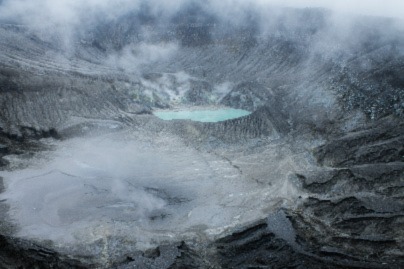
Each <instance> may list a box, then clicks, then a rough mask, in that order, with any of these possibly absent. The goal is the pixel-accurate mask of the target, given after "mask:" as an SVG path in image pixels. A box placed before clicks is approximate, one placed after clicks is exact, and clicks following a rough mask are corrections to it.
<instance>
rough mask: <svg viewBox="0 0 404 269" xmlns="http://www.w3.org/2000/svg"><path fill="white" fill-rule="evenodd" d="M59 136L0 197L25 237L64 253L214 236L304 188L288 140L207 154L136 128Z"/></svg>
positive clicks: (10, 175)
mask: <svg viewBox="0 0 404 269" xmlns="http://www.w3.org/2000/svg"><path fill="white" fill-rule="evenodd" d="M51 143H53V144H54V146H55V147H54V151H52V152H51V153H50V154H49V152H48V153H47V154H46V155H47V157H46V158H45V157H44V158H41V157H38V158H35V159H33V160H30V161H29V164H28V167H27V168H26V169H23V170H19V171H13V172H2V174H1V176H2V177H3V178H4V183H5V186H6V188H5V189H6V191H5V192H3V193H2V194H1V195H0V200H3V199H5V200H6V203H7V204H8V205H9V206H10V212H9V217H10V219H11V222H12V224H13V225H14V226H16V227H18V236H19V237H21V238H27V239H33V240H36V241H37V242H45V241H46V240H51V241H52V242H53V244H54V245H55V246H56V247H58V248H60V251H61V252H62V253H63V252H65V253H66V254H70V253H71V251H72V249H76V248H78V246H82V245H86V246H87V247H86V248H85V250H83V251H84V252H87V253H86V254H87V255H90V256H93V255H96V253H95V252H96V251H95V250H94V249H93V248H91V247H90V246H91V244H92V243H94V244H98V243H99V241H100V240H101V241H102V242H103V243H102V245H103V246H104V247H105V246H108V244H109V243H108V238H125V240H126V241H128V242H132V243H133V244H124V245H121V246H119V245H118V246H116V247H115V250H114V251H115V252H123V253H124V252H125V251H127V250H126V248H129V247H133V248H135V249H137V250H142V249H148V248H151V247H154V246H157V245H158V244H162V243H167V242H168V243H169V242H179V241H181V240H187V239H189V238H193V240H195V238H199V239H197V240H202V241H205V240H209V239H210V240H212V239H214V238H215V237H217V236H219V235H223V234H224V233H226V231H228V230H229V229H230V228H234V227H237V226H238V225H242V224H247V223H250V222H253V221H255V220H258V219H262V218H265V216H266V214H268V212H270V211H271V209H272V208H274V207H275V206H276V207H277V208H278V207H279V205H280V204H282V203H289V202H291V201H293V200H295V199H297V197H298V196H299V195H301V193H300V191H299V190H298V187H297V186H296V185H295V182H293V180H291V179H289V178H288V177H287V175H288V169H291V168H293V167H290V166H291V165H292V166H293V163H294V161H293V160H292V159H290V156H288V157H287V158H286V157H285V156H284V154H285V152H286V149H282V150H279V149H280V148H282V145H279V146H278V149H277V150H276V147H274V146H273V145H272V146H271V147H272V148H267V149H266V152H265V151H264V152H263V150H264V148H265V147H264V148H261V149H260V152H253V151H251V153H249V154H245V153H244V152H243V149H240V148H239V149H234V150H233V151H226V152H221V151H220V150H217V151H215V152H212V151H210V152H208V151H206V150H197V149H195V148H192V147H189V146H187V145H185V144H184V143H183V142H181V141H180V139H179V138H178V137H175V136H173V135H168V134H167V133H165V134H162V135H156V136H155V137H153V138H151V137H147V136H145V135H143V134H141V133H139V132H138V131H136V130H124V131H119V132H115V133H112V134H106V135H101V136H98V137H95V138H75V139H71V140H67V141H62V142H61V141H53V142H51ZM281 152H283V153H281ZM44 156H45V154H44ZM16 158H18V157H16ZM14 161H15V162H16V161H17V160H14ZM275 162H276V163H275ZM250 164H251V165H250ZM271 165H274V167H275V166H276V167H277V169H274V170H272V171H273V174H271V173H268V168H270V167H271ZM282 169H283V170H282ZM260 173H261V174H260ZM252 175H254V176H252ZM104 258H105V259H107V260H108V259H109V257H104ZM104 264H108V263H104Z"/></svg>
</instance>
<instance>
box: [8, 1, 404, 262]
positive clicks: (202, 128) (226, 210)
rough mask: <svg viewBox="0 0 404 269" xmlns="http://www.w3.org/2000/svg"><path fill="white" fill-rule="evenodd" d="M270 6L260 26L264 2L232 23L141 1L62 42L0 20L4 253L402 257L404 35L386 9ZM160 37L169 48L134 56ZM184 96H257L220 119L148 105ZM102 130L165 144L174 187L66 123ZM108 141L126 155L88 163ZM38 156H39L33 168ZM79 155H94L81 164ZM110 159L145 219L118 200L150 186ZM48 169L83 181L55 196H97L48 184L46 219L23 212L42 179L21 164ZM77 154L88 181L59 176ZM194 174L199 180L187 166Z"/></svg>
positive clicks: (84, 258) (66, 257) (88, 131)
mask: <svg viewBox="0 0 404 269" xmlns="http://www.w3.org/2000/svg"><path fill="white" fill-rule="evenodd" d="M274 14H277V16H276V19H275V20H273V21H271V22H267V23H265V24H264V25H265V30H263V29H261V28H262V25H261V24H260V23H259V18H260V16H258V15H256V14H251V16H247V18H248V19H247V20H246V21H243V23H242V24H238V25H237V24H236V25H233V24H231V23H230V22H228V21H226V20H225V19H223V18H221V17H218V16H216V15H215V14H211V13H209V12H207V11H206V10H204V9H203V7H201V6H195V5H194V6H191V7H187V8H184V9H183V10H181V11H180V12H179V13H178V14H176V15H174V16H172V17H170V18H165V17H164V18H161V20H159V19H158V18H156V17H153V15H152V14H148V13H147V12H146V11H145V10H141V11H139V13H133V12H130V13H128V14H126V15H125V16H122V17H119V18H115V19H114V20H113V21H108V22H104V23H99V24H98V25H96V26H92V27H90V28H88V29H87V28H85V29H81V31H80V32H79V33H78V34H77V36H75V37H74V38H75V39H74V42H73V43H74V46H73V47H72V48H73V49H71V48H70V50H66V49H65V48H64V47H63V46H62V43H63V42H62V39H61V37H60V36H58V35H57V34H47V33H43V32H38V31H34V30H32V29H30V28H28V27H26V26H22V25H17V24H5V23H3V24H1V25H0V36H1V39H0V51H1V54H0V104H1V105H0V110H1V113H0V167H1V169H2V170H3V171H2V173H1V174H0V176H1V177H0V179H1V180H0V183H1V184H0V191H1V192H2V193H1V194H0V195H1V196H0V197H3V198H1V200H0V215H1V216H2V218H1V221H0V234H1V236H0V268H34V267H37V268H285V267H287V268H289V267H290V268H401V267H404V259H403V256H404V245H403V244H404V243H403V242H404V234H403V229H402V225H403V221H404V201H403V197H404V190H403V184H404V159H403V156H404V152H403V144H404V125H403V124H404V123H403V120H402V116H403V109H404V77H403V75H402V74H403V73H404V39H403V35H402V34H401V32H400V30H399V28H397V29H396V28H395V26H394V25H395V22H394V21H393V20H389V19H383V18H365V17H359V18H355V19H353V21H352V26H351V27H349V28H348V29H344V28H342V30H343V31H341V28H340V26H339V25H338V24H336V23H335V22H333V21H332V20H330V19H329V13H328V12H327V11H322V10H311V9H305V10H294V9H287V10H282V12H275V11H274ZM140 15H141V16H140ZM299 21H304V22H305V23H297V22H299ZM260 27H261V28H260ZM144 29H146V30H147V31H148V32H149V34H148V35H147V37H144V36H142V35H141V33H143V31H144ZM337 30H338V31H337ZM341 32H345V33H344V34H341ZM144 44H146V45H147V46H144ZM162 47H163V48H164V51H165V52H167V51H166V48H167V47H168V48H169V52H167V53H163V54H164V56H161V57H149V58H148V59H147V60H145V59H142V58H141V56H140V55H145V54H147V55H148V53H149V51H148V50H149V49H150V48H153V52H154V53H157V52H156V51H157V50H159V48H160V49H161V48H162ZM128 51H129V52H128ZM157 54H158V53H157ZM128 59H129V60H130V61H129V64H128V61H127V60H128ZM185 105H186V106H194V105H210V106H222V105H226V106H230V107H234V108H243V109H247V110H250V111H251V112H253V113H252V114H250V115H249V116H246V117H243V118H239V119H234V120H229V121H225V122H219V123H195V122H189V121H173V122H163V121H161V120H158V119H156V118H155V117H154V116H152V115H149V114H150V112H151V111H152V110H153V109H155V108H169V107H176V106H185ZM94 136H95V137H101V138H100V141H104V140H107V141H109V140H108V139H112V141H119V140H124V141H126V142H125V143H128V144H125V145H126V146H125V147H126V148H128V149H131V147H132V146H134V145H138V144H137V143H140V144H139V145H140V146H139V148H137V146H134V147H135V149H134V151H138V152H146V153H144V154H145V155H141V154H143V153H139V155H140V156H143V157H142V158H143V159H141V160H144V159H149V158H150V156H154V155H152V153H151V152H154V150H155V149H156V148H159V149H160V150H161V154H160V155H159V154H157V155H159V157H158V158H160V159H161V163H164V164H165V165H166V166H165V167H164V169H166V170H164V169H163V170H162V171H163V172H162V174H165V176H167V179H165V180H169V182H171V183H172V184H173V186H174V185H175V186H177V185H178V188H177V189H176V190H175V191H174V190H172V189H170V188H169V187H168V185H167V184H166V185H164V184H162V183H161V182H159V181H156V182H154V181H153V180H154V179H155V178H156V177H158V176H161V175H160V174H155V172H156V171H154V170H153V169H151V170H150V171H149V170H147V169H146V168H145V169H146V170H145V171H146V172H144V174H143V176H144V177H145V178H148V180H151V181H150V182H153V184H155V185H154V186H149V185H150V184H151V183H148V181H147V180H143V181H133V182H132V181H131V180H134V179H132V178H131V177H130V175H131V174H130V173H129V172H131V173H137V172H133V170H130V169H129V168H128V167H132V166H133V164H130V165H129V164H127V165H126V162H125V161H123V160H124V159H125V157H124V156H132V155H131V154H130V153H129V152H128V151H125V150H124V151H123V153H122V152H119V153H113V152H114V150H115V149H113V148H109V147H108V146H105V145H104V144H102V142H100V144H96V145H97V146H95V147H94V148H91V149H90V150H89V152H85V154H84V153H83V156H87V157H82V156H81V155H77V154H79V153H80V152H81V151H82V150H85V149H86V147H85V146H83V145H85V143H84V142H83V144H79V146H77V145H76V144H74V143H73V142H74V141H76V140H74V139H83V140H84V141H92V140H91V139H93V138H92V137H94ZM70 141H73V142H70ZM128 141H129V142H128ZM69 143H71V144H69ZM86 143H90V142H86ZM97 143H98V142H97ZM111 143H112V142H111ZM104 147H106V148H104ZM125 147H124V148H125ZM66 148H67V149H72V150H71V151H68V154H67V153H66V154H65V152H66ZM98 150H100V152H101V153H100V154H101V156H108V155H111V156H112V157H111V158H112V159H118V160H121V161H120V162H118V164H116V165H117V166H116V167H117V168H116V170H114V169H115V167H114V169H112V168H110V165H111V163H112V164H115V162H113V161H112V160H110V162H108V163H104V162H103V161H100V162H95V161H98V157H96V156H98V155H97V154H96V153H97V152H98ZM169 153H170V154H171V155H170V154H169ZM75 154H76V155H75ZM103 154H104V155H103ZM113 154H117V155H113ZM164 154H167V156H166V155H164ZM157 155H156V156H157ZM60 156H62V157H63V156H64V157H65V158H67V159H68V158H70V157H71V156H76V157H77V156H78V157H77V158H78V159H77V160H76V161H79V160H81V159H80V158H83V159H82V160H87V159H90V160H93V161H94V163H90V164H89V163H85V162H84V164H80V163H79V164H78V163H77V162H75V163H74V162H73V163H70V165H71V166H69V169H70V172H69V169H67V168H66V167H65V166H60V165H61V164H59V163H56V161H57V160H59V159H58V158H62V157H60ZM66 156H67V157H66ZM69 156H70V157H69ZM88 156H92V157H91V158H89V157H88ZM170 156H171V157H170ZM126 158H128V157H126ZM131 158H132V159H136V158H138V157H136V156H132V157H131ZM139 158H140V157H139ZM101 159H102V158H101ZM160 159H159V160H160ZM136 160H140V159H136ZM88 161H89V160H88ZM192 161H193V162H192ZM44 162H45V163H47V165H48V166H46V165H45V166H44V167H42V168H41V169H42V170H40V171H41V173H39V172H38V171H34V172H33V171H30V170H27V169H34V168H35V169H36V167H37V166H38V163H44ZM63 162H64V161H61V163H63ZM89 162H90V161H89ZM189 162H192V164H190V163H189ZM181 164H183V165H184V166H181ZM83 165H84V166H83ZM85 165H89V167H90V168H91V169H93V168H94V167H95V168H97V169H95V168H94V170H91V171H92V172H91V173H93V174H91V173H90V174H87V173H89V172H86V171H87V170H86V169H90V168H88V167H87V166H85ZM192 165H197V166H198V167H196V168H195V169H200V171H201V172H195V171H199V170H195V171H191V170H190V169H191V168H189V167H192ZM85 167H87V168H85ZM167 167H169V168H167ZM66 169H67V170H66ZM72 169H73V170H72ZM74 169H76V170H74ZM102 169H104V170H105V171H107V172H108V173H110V172H111V171H114V172H116V171H119V173H118V174H120V175H121V174H122V175H121V178H124V179H125V180H126V181H122V182H124V185H123V186H126V187H124V188H127V189H128V190H131V191H135V190H132V189H131V188H132V187H131V185H130V184H135V185H136V184H138V185H137V186H141V187H142V188H144V190H146V194H143V191H142V192H141V193H142V195H146V196H144V197H149V196H150V197H152V198H153V199H152V201H161V200H162V201H163V202H162V205H161V207H158V210H157V211H155V210H151V211H150V212H146V213H145V217H144V216H143V215H142V218H143V217H144V218H145V220H144V221H145V222H144V223H143V222H142V221H143V220H142V218H140V217H139V218H137V217H136V218H135V219H131V218H132V217H129V216H130V214H128V210H129V212H137V211H136V210H137V209H133V208H126V209H125V208H124V209H122V208H123V207H125V206H123V205H125V204H127V203H129V202H131V203H135V204H136V203H140V202H139V201H135V202H133V201H126V200H125V198H122V197H121V196H119V195H118V194H117V193H118V192H117V190H116V189H114V186H113V185H111V186H110V185H108V184H109V183H108V181H107V180H106V179H108V178H110V176H111V175H110V174H108V173H107V174H106V172H105V171H104V170H102ZM108 169H112V170H108ZM101 170H102V171H104V172H105V173H104V172H102V173H101V172H100V171H101ZM157 170H158V169H157ZM174 170H175V171H181V173H179V172H178V173H179V174H178V173H177V172H173V171H174ZM54 171H57V172H56V173H60V175H58V176H55V178H57V180H62V179H63V178H66V179H65V181H63V180H62V181H61V183H60V184H61V185H63V184H64V185H63V186H65V187H66V189H67V190H68V191H71V190H72V189H73V190H74V191H72V192H71V193H69V192H67V194H63V193H62V194H60V193H59V192H57V194H58V195H56V197H61V198H60V199H62V198H63V197H65V196H64V195H66V197H68V196H73V197H78V198H77V201H81V202H83V203H84V204H87V205H88V206H89V208H93V209H94V210H90V211H83V212H84V213H83V212H82V211H80V210H82V209H80V207H77V205H75V204H69V205H70V206H71V208H68V207H66V206H65V204H64V203H63V200H58V199H56V198H52V199H54V200H53V201H54V202H53V203H51V204H50V205H48V204H46V203H44V204H42V205H41V206H42V207H43V209H42V211H41V213H40V214H42V215H41V216H46V217H47V218H49V219H48V220H47V221H43V220H37V221H36V222H35V221H33V222H31V220H29V219H28V218H19V216H21V215H24V214H21V213H19V212H20V211H19V210H22V211H21V212H30V211H29V206H30V203H34V201H37V200H38V201H37V202H38V203H41V202H40V201H39V200H40V199H39V198H38V194H37V195H35V193H32V192H30V190H29V189H27V188H24V186H26V184H28V185H29V184H33V185H32V189H35V186H36V183H35V182H34V183H31V181H27V182H26V183H24V184H22V183H21V182H25V181H24V180H26V178H24V177H23V176H19V175H20V174H19V173H22V174H21V175H25V174H27V175H28V174H29V173H36V174H38V178H40V180H41V183H42V184H46V186H48V187H49V186H51V184H54V183H52V182H53V179H52V178H51V177H49V174H50V175H52V173H54ZM72 171H74V172H75V173H76V174H77V175H78V178H80V181H79V182H85V184H84V187H83V188H81V189H80V188H79V189H77V188H78V187H77V186H76V185H75V184H73V183H71V182H72V181H71V179H67V178H69V175H66V174H67V173H68V172H69V173H71V172H72ZM89 171H90V170H89ZM42 172H43V173H42ZM48 172H49V173H48ZM126 172H127V173H128V175H126V174H125V173H126ZM24 173H25V174H24ZM47 173H48V174H47ZM147 173H150V174H147ZM156 173H157V172H156ZM172 173H174V174H175V173H177V174H175V175H176V176H174V177H170V175H171V174H172ZM112 174H113V173H112ZM74 175H75V174H74ZM92 175H96V179H97V180H96V181H94V180H93V177H92ZM196 175H198V176H199V177H200V178H201V179H203V181H204V182H205V181H206V186H203V185H199V183H198V182H196V180H195V179H194V181H192V180H189V178H198V176H196ZM125 176H126V177H125ZM227 176H230V179H226V178H227ZM233 176H234V178H233ZM47 177H49V178H47ZM121 178H119V180H121ZM128 178H129V179H128ZM51 179H52V180H51ZM152 179H153V180H152ZM55 180H56V179H55ZM119 180H118V181H119ZM188 180H189V181H188ZM226 180H229V181H228V182H229V183H228V184H229V185H226V182H227V181H226ZM104 181H105V182H104ZM62 182H63V184H62ZM66 182H68V183H66ZM97 182H98V183H97ZM100 182H101V183H100ZM122 182H121V183H122ZM125 182H126V183H125ZM219 182H220V184H219ZM19 184H20V185H19ZM99 184H101V185H99ZM103 184H104V185H103ZM128 184H129V185H128ZM148 184H149V185H148ZM159 184H161V186H160V185H159ZM176 184H177V185H176ZM79 185H80V184H79ZM30 186H31V185H30ZM209 186H211V187H209ZM214 186H216V188H215V187H214ZM49 188H50V187H49ZM209 188H211V189H209ZM76 189H77V190H76ZM162 190H163V191H162ZM38 192H43V196H44V197H48V196H47V195H50V196H49V197H55V194H54V192H53V191H49V192H47V189H46V188H44V189H40V190H38ZM15 193H17V194H20V195H21V197H31V199H32V200H28V201H27V199H22V198H21V200H18V199H15V198H14V197H13V194H15ZM77 193H79V194H80V195H82V196H80V195H78V194H77ZM83 193H85V195H84V194H83ZM88 193H90V194H91V195H90V196H91V197H93V198H88V197H90V196H86V195H88ZM137 193H138V192H137ZM239 193H240V194H243V196H244V197H243V198H240V197H238V198H232V197H233V196H234V195H237V194H239ZM191 194H193V195H195V197H192V198H191V196H192V195H191ZM76 195H78V196H76ZM114 195H118V196H114ZM188 196H189V197H188ZM17 197H18V196H17ZM94 197H95V198H94ZM102 197H104V198H102ZM142 197H143V196H142ZM184 197H185V198H187V199H185V198H184ZM206 197H207V198H206ZM180 198H181V199H180ZM182 198H184V199H185V200H184V199H182ZM188 198H189V199H188ZM92 199H94V200H92ZM178 199H179V200H178ZM102 200H105V201H107V202H108V203H110V204H111V205H114V206H115V205H119V207H116V208H118V209H116V212H118V213H116V214H114V213H113V212H112V211H111V210H110V209H105V211H103V210H104V209H100V204H101V205H102V207H104V206H105V208H108V205H106V204H105V201H102ZM94 201H95V202H94ZM81 202H80V203H81ZM140 204H141V203H140ZM52 206H54V208H53V207H52ZM97 206H98V207H97ZM74 209H77V211H74ZM191 209H192V210H191ZM24 210H26V211H24ZM69 210H70V211H69ZM131 210H132V211H131ZM55 212H56V213H55ZM80 212H81V213H80ZM156 212H157V213H156ZM192 212H199V213H192ZM204 212H208V213H204ZM27 214H28V213H27ZM29 214H31V213H29ZM43 214H45V215H43ZM133 214H135V213H133ZM192 214H194V215H192ZM198 214H199V215H198ZM34 215H35V214H34ZM34 215H33V216H34ZM135 215H136V214H135ZM195 215H197V216H195ZM92 216H94V217H92ZM100 216H102V217H100ZM176 216H177V217H176ZM180 216H181V218H180ZM216 216H221V218H218V217H216ZM87 218H88V219H87ZM33 219H35V218H34V217H33ZM82 220H85V221H87V222H85V224H84V227H86V230H85V231H84V232H81V234H80V233H79V234H80V235H81V236H79V237H80V240H83V241H80V240H79V241H74V242H76V243H71V242H69V243H68V244H67V243H64V241H63V240H62V241H60V240H61V239H60V238H55V237H51V238H47V236H50V235H51V232H46V233H41V232H40V231H41V229H45V231H51V230H52V229H54V228H55V227H53V226H56V227H57V229H59V230H58V233H56V234H59V235H65V234H69V233H72V234H73V233H78V230H77V229H76V228H75V226H74V225H76V223H79V222H80V221H82ZM213 220H214V221H213ZM97 221H98V222H97ZM114 222H119V225H120V226H119V225H118V227H119V228H118V229H116V226H115V224H114V226H113V229H112V228H111V227H112V226H109V225H112V224H110V223H114ZM49 223H51V224H52V225H53V226H52V225H50V224H49ZM55 223H56V224H55ZM133 223H136V224H133ZM36 225H38V226H36ZM41 225H42V226H41ZM100 225H101V226H102V225H106V226H107V227H109V228H108V229H107V228H105V229H106V230H105V231H104V230H102V229H99V226H100ZM27 227H28V229H27ZM29 227H31V228H32V227H35V229H31V230H30V229H29ZM44 227H45V228H44ZM63 227H64V228H63ZM139 227H140V228H139ZM55 229H56V228H55ZM111 229H112V232H111ZM132 229H141V231H142V232H139V231H137V232H136V233H135V232H133V231H132V232H131V230H132ZM213 230H215V231H216V230H220V232H212V231H213ZM86 231H87V232H86ZM107 231H108V232H107ZM167 233H169V234H170V235H171V236H170V237H168V236H167V235H166V234H167ZM145 234H147V236H146V235H145ZM86 240H87V241H86ZM79 250H80V251H79ZM100 257H101V258H100Z"/></svg>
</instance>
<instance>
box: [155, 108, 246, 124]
mask: <svg viewBox="0 0 404 269" xmlns="http://www.w3.org/2000/svg"><path fill="white" fill-rule="evenodd" d="M249 114H251V112H249V111H247V110H242V109H234V108H223V109H202V110H176V111H173V110H170V111H156V112H154V115H155V116H157V117H159V118H160V119H163V120H192V121H200V122H218V121H224V120H230V119H236V118H240V117H243V116H247V115H249Z"/></svg>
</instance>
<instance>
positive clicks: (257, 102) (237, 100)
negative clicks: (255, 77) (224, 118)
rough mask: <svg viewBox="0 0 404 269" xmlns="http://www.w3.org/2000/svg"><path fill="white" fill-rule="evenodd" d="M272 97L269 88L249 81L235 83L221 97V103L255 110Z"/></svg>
mask: <svg viewBox="0 0 404 269" xmlns="http://www.w3.org/2000/svg"><path fill="white" fill-rule="evenodd" d="M273 99H274V97H273V94H272V93H271V91H270V89H268V88H267V87H265V86H264V85H262V84H260V83H258V82H254V81H249V82H242V83H240V84H238V85H236V86H235V87H234V88H233V89H232V90H231V91H230V92H229V93H228V94H227V95H226V96H225V97H223V99H222V100H221V101H220V103H221V104H223V105H226V106H230V107H235V108H241V109H245V110H248V111H255V110H256V109H257V108H258V107H261V106H263V105H265V104H268V103H269V102H271V101H272V100H273Z"/></svg>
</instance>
